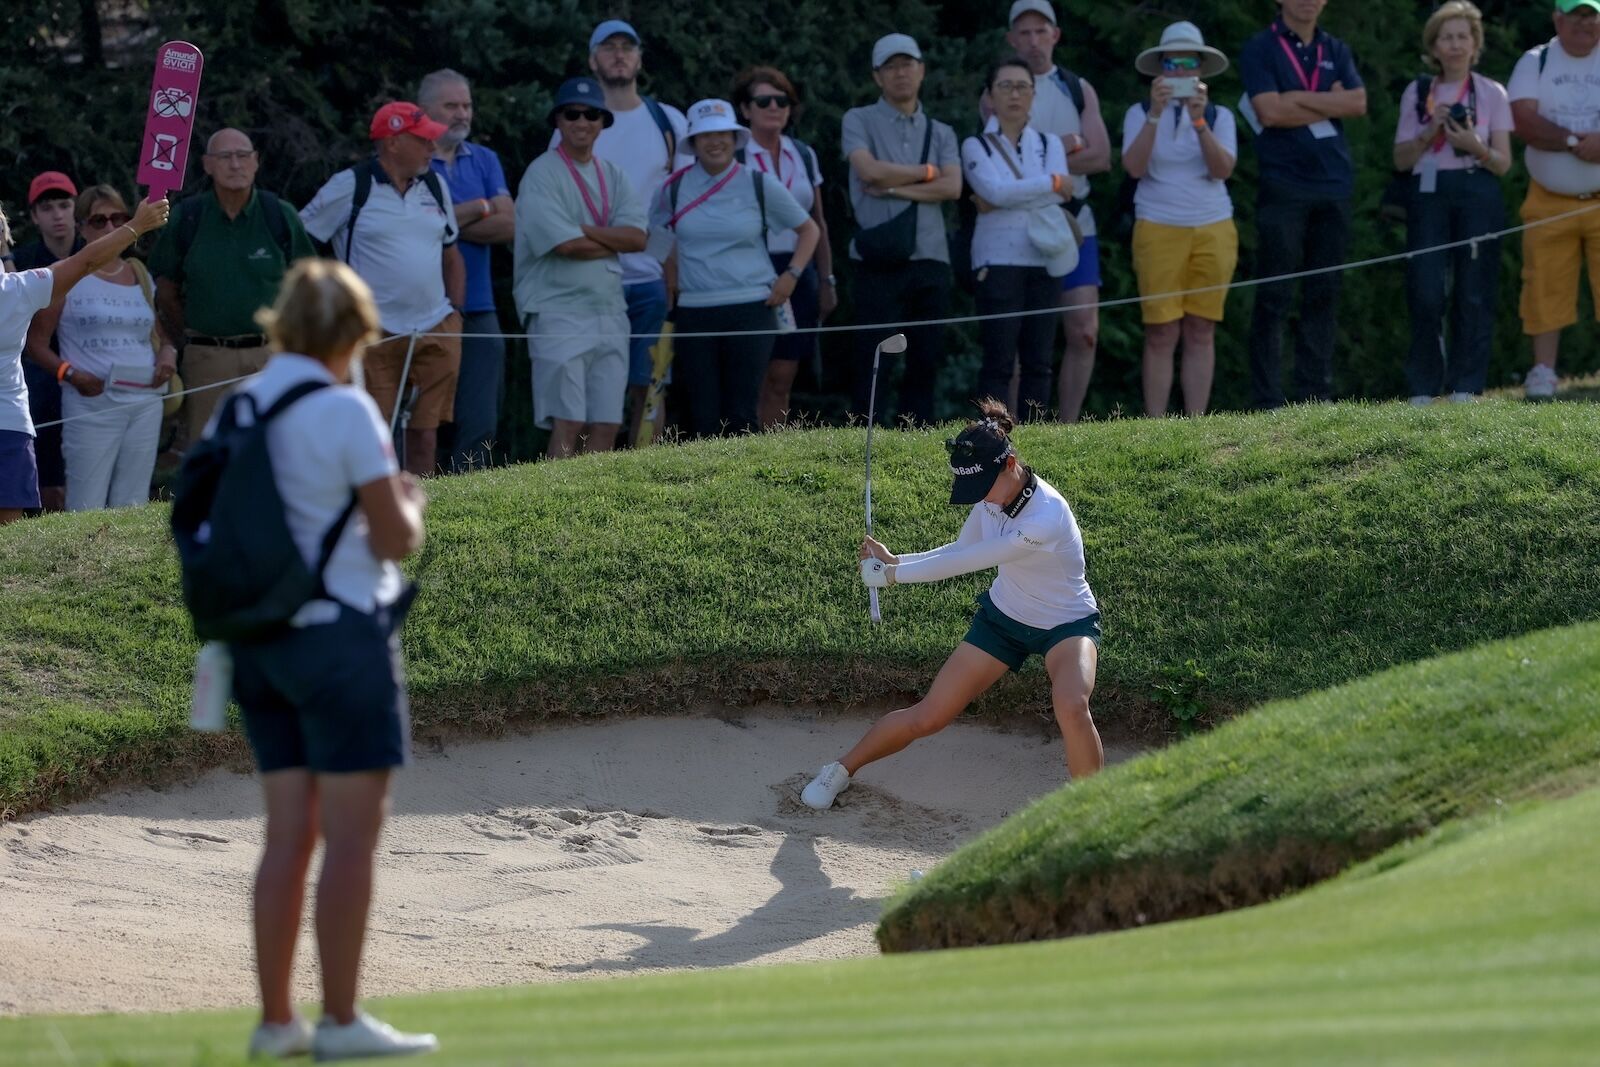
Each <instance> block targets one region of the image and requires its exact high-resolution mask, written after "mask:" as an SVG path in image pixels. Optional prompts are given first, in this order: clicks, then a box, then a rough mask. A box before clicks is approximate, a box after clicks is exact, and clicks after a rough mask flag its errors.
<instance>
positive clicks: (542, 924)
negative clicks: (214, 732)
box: [0, 710, 1128, 1014]
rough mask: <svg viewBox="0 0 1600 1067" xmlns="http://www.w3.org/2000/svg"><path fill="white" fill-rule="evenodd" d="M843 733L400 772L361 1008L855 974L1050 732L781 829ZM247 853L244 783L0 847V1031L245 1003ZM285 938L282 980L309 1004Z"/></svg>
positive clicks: (199, 785)
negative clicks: (634, 982)
mask: <svg viewBox="0 0 1600 1067" xmlns="http://www.w3.org/2000/svg"><path fill="white" fill-rule="evenodd" d="M864 721H865V720H863V719H860V718H857V717H853V716H852V717H839V716H837V715H829V716H820V715H816V714H802V713H796V712H794V711H792V710H785V711H759V710H757V711H751V712H749V713H741V714H738V715H737V716H735V717H732V718H664V719H632V720H623V721H608V722H601V723H595V724H589V725H574V726H563V727H556V728H549V729H544V730H541V731H538V732H536V733H532V734H528V735H524V736H519V737H516V738H512V739H509V740H503V741H497V742H481V743H473V744H462V745H455V746H450V747H447V748H446V749H445V750H444V751H441V752H435V753H431V754H428V753H424V754H421V755H420V756H419V759H418V761H417V763H416V765H415V766H414V767H412V768H410V769H408V770H407V771H406V772H404V773H403V774H402V775H401V776H400V777H399V779H398V780H397V781H398V784H397V788H396V793H395V807H394V816H393V818H392V819H391V820H390V822H389V824H388V828H387V830H386V832H385V835H384V839H383V844H382V846H381V848H380V850H379V882H378V894H377V901H376V904H375V907H374V909H373V915H372V923H371V938H370V940H369V942H368V951H367V963H366V970H365V976H364V981H363V986H364V989H365V991H366V992H367V993H369V994H372V995H381V994H388V993H401V992H413V991H424V990H435V989H450V988H463V987H475V986H486V985H496V984H505V983H525V982H536V981H542V980H550V979H556V978H563V977H574V976H589V975H603V974H608V973H616V972H638V971H659V970H671V969H676V968H685V967H711V966H720V965H726V964H742V963H752V962H761V963H769V962H778V961H793V960H820V959H833V958H839V957H845V956H859V955H866V954H870V953H874V952H876V946H875V945H874V943H873V940H872V928H873V924H874V923H875V922H876V920H877V917H878V915H879V912H880V910H881V901H882V900H883V898H884V897H885V896H886V895H888V893H889V892H890V891H891V890H892V888H893V887H894V886H895V885H896V884H897V883H899V882H903V881H904V880H905V879H906V878H907V876H908V874H909V872H910V871H911V869H912V868H917V867H922V868H925V867H928V866H930V865H932V864H934V863H936V862H937V861H938V860H939V859H940V858H941V857H943V856H945V855H947V854H948V853H949V852H950V851H951V850H952V849H953V848H955V847H956V846H957V845H959V844H961V843H962V842H964V841H966V840H968V839H969V838H971V837H973V836H975V835H976V834H978V833H980V832H982V831H983V830H986V829H988V828H989V827H991V826H993V825H995V824H996V823H998V822H999V821H1000V820H1001V819H1003V818H1005V817H1006V816H1007V815H1009V814H1010V813H1011V812H1013V811H1015V810H1017V809H1018V808H1019V807H1021V806H1023V805H1024V804H1026V803H1027V802H1029V801H1030V800H1032V799H1034V798H1036V797H1038V796H1040V795H1042V794H1044V793H1046V792H1048V791H1050V790H1052V789H1054V788H1055V787H1056V786H1058V785H1060V784H1061V781H1062V779H1063V777H1064V773H1065V772H1064V770H1063V764H1062V758H1061V743H1060V740H1059V738H1058V737H1057V736H1056V735H1055V733H1054V728H1053V727H1051V728H1050V729H1049V731H1048V732H1046V731H1045V730H1044V729H1042V728H1041V729H1039V730H1025V731H1019V732H997V731H993V730H990V729H987V728H984V727H980V726H975V725H967V724H957V725H956V726H954V727H952V728H950V729H949V730H947V731H945V732H944V733H943V734H940V735H939V736H937V737H934V738H931V739H929V740H927V741H923V742H920V743H919V744H917V745H914V746H913V747H912V748H910V749H908V750H907V751H906V752H904V753H902V754H901V755H900V756H898V757H896V758H895V759H893V760H890V761H887V762H885V763H882V764H879V765H878V766H877V767H875V768H871V769H869V770H868V771H867V772H865V774H864V775H863V777H862V779H861V780H859V781H858V782H856V783H855V784H854V785H852V787H851V788H850V790H849V791H848V792H846V793H844V794H843V795H842V796H841V797H840V801H839V805H838V807H836V808H835V809H834V810H833V811H831V812H828V813H816V812H812V811H811V810H810V809H808V808H805V807H804V806H802V805H801V804H800V802H799V799H798V796H799V790H800V788H801V787H802V786H804V784H805V783H806V782H807V781H808V780H809V778H810V775H811V774H812V773H815V770H816V768H817V767H818V766H819V765H820V764H821V763H822V762H824V761H825V760H826V759H830V758H833V757H835V756H836V755H837V754H838V753H839V752H841V751H843V750H844V748H846V747H848V745H849V744H850V743H851V742H853V741H854V740H855V738H856V737H857V736H859V734H860V731H861V729H862V726H863V723H864ZM1107 755H1108V757H1109V758H1111V759H1116V758H1119V757H1125V756H1126V755H1128V753H1127V752H1126V751H1122V752H1108V753H1107ZM260 844H261V820H260V802H259V797H258V787H257V783H256V781H255V780H254V778H253V777H251V776H249V775H241V774H234V773H231V772H227V771H218V772H214V773H211V774H208V775H207V776H205V777H204V778H203V779H201V780H200V781H198V782H196V783H194V784H193V785H190V786H186V787H183V788H179V789H172V790H168V791H166V792H153V791H148V790H145V791H127V792H120V793H114V794H110V795H107V796H105V797H102V798H101V799H99V800H97V801H94V802H92V803H87V804H82V805H78V806H76V807H73V808H70V809H66V810H64V811H62V812H60V813H58V814H53V815H42V816H38V817H34V818H28V819H24V820H21V821H19V822H16V823H13V824H10V825H7V826H3V827H0V845H3V848H0V1013H6V1014H15V1013H35V1012H94V1011H137V1010H178V1009H187V1008H202V1007H216V1006H225V1005H237V1004H246V1003H250V1002H251V1001H252V1000H253V999H254V996H255V987H254V978H253V973H252V970H251V950H250V941H249V931H248V921H249V904H250V885H251V880H252V878H253V875H254V865H255V863H256V860H257V855H258V850H259V848H260ZM308 911H309V908H308ZM307 918H308V924H307V929H306V931H305V932H304V936H303V937H302V940H301V961H300V973H299V975H298V978H297V981H298V992H299V993H300V994H301V995H302V996H304V997H305V998H307V999H314V998H315V995H316V985H315V980H314V973H313V971H312V968H311V964H312V963H313V957H314V943H313V941H312V940H311V936H310V929H309V914H308V917H307Z"/></svg>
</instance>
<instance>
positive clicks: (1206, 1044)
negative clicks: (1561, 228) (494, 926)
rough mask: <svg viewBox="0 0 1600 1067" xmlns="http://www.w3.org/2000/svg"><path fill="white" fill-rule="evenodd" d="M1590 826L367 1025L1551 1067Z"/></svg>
mask: <svg viewBox="0 0 1600 1067" xmlns="http://www.w3.org/2000/svg"><path fill="white" fill-rule="evenodd" d="M1597 823H1600V791H1591V792H1588V793H1585V794H1583V795H1581V796H1577V797H1572V798H1569V799H1567V800H1563V801H1559V802H1556V803H1550V804H1546V805H1542V806H1534V807H1530V808H1518V809H1510V810H1508V809H1499V810H1497V811H1496V812H1495V813H1494V814H1493V815H1491V816H1488V817H1486V818H1485V819H1483V820H1480V821H1478V822H1476V823H1471V824H1462V823H1456V824H1452V825H1451V826H1450V827H1449V828H1448V829H1447V830H1445V831H1443V832H1441V833H1439V834H1435V835H1431V836H1430V837H1428V838H1425V839H1423V840H1421V841H1418V842H1413V843H1411V844H1408V845H1405V846H1402V847H1401V848H1399V849H1397V850H1395V851H1392V852H1390V853H1388V854H1386V855H1385V856H1384V857H1383V858H1382V859H1381V860H1380V861H1376V862H1374V863H1372V864H1369V865H1367V866H1365V867H1363V868H1360V869H1357V870H1355V871H1352V872H1350V873H1348V874H1347V875H1345V876H1344V877H1342V878H1339V879H1337V880H1335V881H1333V882H1330V883H1328V884H1325V885H1323V886H1319V887H1317V888H1316V889H1313V890H1311V891H1309V892H1307V893H1303V894H1300V895H1298V896H1295V897H1293V898H1290V899H1288V900H1283V901H1278V902H1276V903H1274V904H1271V905H1268V906H1266V907H1262V908H1253V909H1250V910H1247V911H1242V912H1235V913H1232V914H1229V915H1222V916H1215V917H1212V918H1207V919H1203V920H1200V921H1197V922H1185V923H1172V924H1168V925H1165V926H1159V927H1154V928H1151V929H1148V930H1134V931H1128V932H1126V933H1121V934H1114V935H1111V936H1107V937H1094V938H1084V939H1079V940H1074V941H1058V942H1050V943H1046V944H1035V945H1015V946H1006V947H1001V948H992V949H981V950H974V951H961V952H938V953H917V954H912V955H905V956H891V957H886V958H880V959H868V960H852V961H849V962H845V963H838V964H810V965H801V966H784V967H754V968H751V967H739V968H728V969H725V970H716V971H704V972H699V973H694V974H679V975H664V976H657V977H651V978H631V979H618V980H614V981H595V982H570V983H562V984H555V985H543V986H534V987H529V988H521V989H495V990H479V991H472V992H462V993H451V994H445V995H437V996H429V997H408V998H404V999H400V1000H395V1001H391V1002H388V1003H386V1004H382V1005H378V1006H376V1008H375V1010H376V1011H377V1012H378V1013H379V1014H381V1015H382V1016H383V1017H385V1018H387V1019H390V1020H392V1021H393V1022H395V1023H398V1024H401V1025H405V1026H408V1027H412V1028H417V1029H429V1030H435V1031H437V1032H438V1034H439V1036H440V1038H441V1040H442V1042H443V1044H444V1049H443V1052H442V1053H441V1054H440V1055H439V1056H437V1057H433V1058H431V1059H429V1061H428V1062H429V1063H436V1064H440V1065H441V1067H446V1065H450V1067H453V1065H466V1064H472V1065H484V1067H488V1065H496V1067H498V1065H503V1064H512V1063H517V1064H521V1063H529V1064H535V1063H536V1064H541V1065H549V1067H563V1065H564V1067H576V1065H579V1064H582V1065H584V1067H598V1065H619V1067H620V1065H624V1064H626V1065H629V1067H635V1065H637V1067H665V1065H668V1064H684V1065H688V1064H693V1065H696V1067H698V1065H703V1064H763V1065H774V1067H776V1065H795V1067H802V1065H803V1067H830V1065H835V1064H837V1065H841V1067H844V1065H856V1064H861V1063H882V1064H913V1063H914V1064H921V1065H928V1067H944V1065H952V1067H953V1065H966V1064H974V1063H978V1064H984V1065H986V1067H987V1065H995V1067H1000V1065H1010V1064H1017V1065H1028V1067H1033V1065H1036V1064H1042V1063H1058V1062H1061V1061H1062V1060H1063V1058H1064V1057H1066V1056H1070V1058H1071V1059H1072V1060H1074V1061H1081V1062H1084V1063H1093V1064H1097V1065H1105V1067H1118V1065H1130V1067H1131V1065H1138V1067H1148V1065H1151V1064H1161V1065H1163V1067H1200V1065H1222V1064H1227V1065H1230V1067H1279V1065H1282V1064H1290V1063H1292V1064H1313V1063H1314V1064H1317V1065H1319V1067H1373V1065H1395V1067H1399V1065H1402V1064H1404V1065H1408V1067H1409V1065H1414V1064H1451V1065H1452V1067H1480V1065H1481V1067H1503V1065H1505V1064H1513V1063H1514V1064H1517V1065H1518V1067H1547V1065H1548V1067H1567V1065H1570V1064H1576V1063H1588V1062H1591V1061H1592V1059H1593V1054H1594V1050H1595V1048H1597V1047H1600V1019H1597V1017H1596V1015H1595V1011H1594V1005H1595V1004H1596V1002H1597V1001H1600V896H1597V895H1596V894H1595V892H1594V872H1595V871H1596V869H1600V836H1597V835H1596V834H1595V833H1594V827H1595V825H1596V824H1597ZM241 921H243V920H242V919H241ZM239 965H240V966H241V967H243V966H248V961H246V960H240V961H239ZM254 1021H255V1020H254V1016H253V1013H252V1012H250V1011H248V1010H241V1011H233V1012H220V1013H205V1014H191V1015H133V1016H107V1015H102V1016H95V1017H88V1018H31V1019H14V1020H0V1048H3V1049H5V1050H6V1062H7V1064H16V1065H17V1067H46V1065H55V1064H60V1063H65V1062H72V1063H77V1064H82V1065H84V1067H89V1065H94V1064H106V1065H109V1064H116V1065H121V1067H155V1065H160V1067H184V1065H190V1064H193V1065H196V1067H198V1065H200V1064H206V1065H210V1067H222V1065H228V1064H235V1063H241V1062H242V1060H240V1059H239V1058H238V1055H239V1053H240V1052H241V1051H242V1049H243V1046H244V1041H245V1037H246V1035H247V1034H248V1032H249V1027H250V1025H251V1024H252V1023H253V1022H254Z"/></svg>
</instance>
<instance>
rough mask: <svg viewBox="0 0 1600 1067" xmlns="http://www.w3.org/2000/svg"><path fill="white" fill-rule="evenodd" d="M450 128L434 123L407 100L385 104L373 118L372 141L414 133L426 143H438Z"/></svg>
mask: <svg viewBox="0 0 1600 1067" xmlns="http://www.w3.org/2000/svg"><path fill="white" fill-rule="evenodd" d="M449 128H450V127H448V126H446V125H445V124H444V123H442V122H434V121H433V120H432V119H430V118H429V117H428V113H427V112H426V111H424V110H422V109H421V108H420V107H418V106H417V105H416V104H413V103H411V102H409V101H406V100H396V101H395V102H393V103H391V104H384V105H383V106H382V107H380V108H379V109H378V113H377V114H376V115H374V116H372V139H373V140H374V141H381V140H383V139H384V138H385V137H395V136H398V135H399V134H402V133H414V134H416V135H417V136H418V137H420V138H422V139H423V140H424V141H437V140H438V139H439V138H440V137H442V136H443V135H444V132H445V131H446V130H448V129H449Z"/></svg>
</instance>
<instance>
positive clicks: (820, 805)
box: [800, 763, 850, 811]
mask: <svg viewBox="0 0 1600 1067" xmlns="http://www.w3.org/2000/svg"><path fill="white" fill-rule="evenodd" d="M849 788H850V772H849V771H847V770H845V769H844V764H842V763H830V764H828V765H827V766H826V767H824V768H822V770H820V771H818V772H817V776H816V777H815V778H813V779H812V780H811V784H810V785H808V786H806V788H805V791H804V792H803V793H801V794H800V799H801V800H803V801H805V802H806V807H808V808H816V809H817V810H818V811H827V810H828V809H829V808H831V807H833V798H834V797H836V796H838V795H839V794H840V793H843V792H844V791H845V790H846V789H849Z"/></svg>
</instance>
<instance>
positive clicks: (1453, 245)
mask: <svg viewBox="0 0 1600 1067" xmlns="http://www.w3.org/2000/svg"><path fill="white" fill-rule="evenodd" d="M1597 210H1600V201H1596V202H1595V203H1592V204H1585V205H1584V206H1583V207H1580V208H1574V209H1573V210H1571V211H1566V212H1562V213H1561V214H1559V215H1552V216H1550V217H1549V218H1544V219H1535V220H1533V221H1532V222H1524V223H1519V224H1518V225H1516V226H1507V227H1505V228H1503V229H1499V230H1493V231H1491V232H1489V233H1483V234H1479V235H1478V236H1476V237H1465V238H1462V239H1461V240H1459V241H1447V242H1445V243H1443V244H1437V245H1431V246H1429V247H1427V248H1415V249H1408V250H1406V251H1404V252H1392V253H1389V254H1388V255H1383V256H1372V257H1370V258H1367V259H1358V260H1352V261H1349V262H1346V263H1335V264H1332V265H1330V266H1326V267H1313V268H1311V269H1308V270H1299V271H1291V272H1289V273H1286V274H1275V275H1271V276H1269V277H1266V278H1245V279H1242V280H1238V281H1227V282H1222V283H1219V284H1217V285H1204V286H1199V287H1196V288H1193V289H1180V290H1177V291H1175V292H1169V293H1151V294H1149V295H1148V296H1127V297H1117V298H1115V299H1112V300H1096V301H1094V302H1093V303H1087V304H1060V305H1056V306H1054V307H1048V308H1035V309H1033V310H1030V311H1004V312H998V313H996V314H991V315H954V316H950V317H947V318H940V319H917V320H912V321H908V322H866V323H856V324H852V325H849V326H808V327H803V328H800V329H796V330H777V329H771V330H729V331H724V332H698V333H676V332H674V333H673V334H672V337H673V339H674V340H682V339H685V338H695V339H700V338H712V337H757V336H766V335H769V334H784V335H787V334H792V333H810V334H833V333H860V332H863V331H867V330H892V331H900V330H909V329H915V328H917V327H919V326H954V325H959V324H961V323H965V322H987V321H990V320H993V319H1020V318H1028V317H1031V316H1034V315H1059V314H1061V313H1062V312H1066V311H1076V310H1080V309H1084V308H1117V307H1126V306H1128V305H1131V304H1142V303H1144V302H1145V301H1146V300H1172V299H1177V298H1181V297H1185V296H1194V295H1198V294H1201V293H1214V292H1219V291H1228V290H1232V289H1251V288H1256V287H1258V286H1262V285H1274V284H1277V283H1280V282H1293V281H1299V280H1300V279H1302V278H1314V277H1317V276H1319V275H1323V274H1335V273H1343V272H1345V271H1352V270H1363V269H1365V268H1368V267H1376V266H1382V265H1383V264H1386V263H1398V262H1401V261H1404V260H1408V259H1415V258H1416V257H1418V256H1428V255H1434V254H1437V253H1439V252H1451V251H1454V250H1456V249H1458V248H1470V249H1471V250H1472V254H1473V255H1474V256H1476V255H1477V254H1478V246H1479V245H1482V244H1484V243H1486V242H1489V241H1498V240H1500V239H1501V238H1504V237H1510V236H1512V235H1513V234H1518V233H1522V232H1524V231H1526V230H1531V229H1535V228H1537V227H1540V226H1548V225H1551V224H1552V223H1556V222H1562V221H1565V220H1566V219H1570V218H1576V217H1578V216H1580V215H1586V214H1588V213H1589V212H1591V211H1597ZM408 336H409V337H410V338H411V343H412V345H415V344H416V341H417V339H418V338H422V337H457V338H501V339H505V340H515V339H518V338H541V337H543V338H550V339H552V340H570V339H573V338H581V337H623V336H626V337H627V338H628V339H629V340H637V339H658V338H660V337H662V336H664V334H662V333H629V334H626V335H623V334H608V333H581V334H573V333H539V332H537V331H536V332H534V333H531V334H529V333H426V332H413V333H410V334H389V335H387V336H384V337H381V338H379V339H378V340H376V341H373V342H371V344H372V345H380V344H384V343H386V342H388V341H393V340H395V339H397V338H400V337H408ZM253 377H255V375H253V374H245V375H241V376H239V377H237V378H229V379H227V380H226V381H221V382H212V383H210V384H208V385H200V386H196V387H195V388H193V389H184V390H182V391H180V392H176V393H167V394H164V395H162V396H159V397H156V396H152V397H149V398H147V400H148V402H151V403H154V402H156V401H164V400H166V399H168V398H170V397H175V396H188V395H190V394H192V393H203V392H205V391H206V390H208V389H221V388H223V387H225V386H229V385H237V384H238V383H239V382H243V381H248V380H249V379H251V378H253ZM401 383H402V388H403V386H404V379H403V378H402V379H401ZM137 402H139V401H130V403H137ZM396 410H397V411H398V404H397V405H396ZM101 414H106V413H104V412H99V411H87V412H84V413H83V414H81V415H74V416H71V417H69V418H62V419H57V420H55V421H53V422H41V423H39V424H37V426H35V429H37V430H43V429H47V428H49V427H52V426H61V425H63V424H65V423H68V422H71V421H73V420H74V419H86V418H94V417H95V416H97V415H101Z"/></svg>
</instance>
